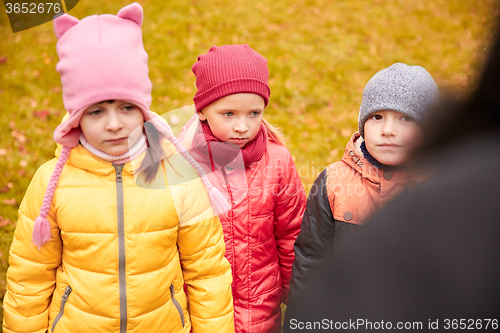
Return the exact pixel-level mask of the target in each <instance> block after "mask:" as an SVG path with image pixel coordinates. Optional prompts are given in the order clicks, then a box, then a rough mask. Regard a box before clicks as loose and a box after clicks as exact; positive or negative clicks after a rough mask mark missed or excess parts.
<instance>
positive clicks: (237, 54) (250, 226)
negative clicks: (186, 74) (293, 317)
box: [180, 45, 306, 333]
mask: <svg viewBox="0 0 500 333" xmlns="http://www.w3.org/2000/svg"><path fill="white" fill-rule="evenodd" d="M192 70H193V73H194V74H195V76H196V86H197V87H198V91H197V92H196V95H195V97H194V103H195V107H196V114H195V115H193V117H192V118H191V119H190V121H189V122H188V123H187V124H186V126H185V127H184V129H183V132H182V133H181V136H180V139H181V141H182V142H183V144H184V146H185V147H186V148H187V149H189V150H190V153H191V154H192V156H193V157H194V158H195V160H197V161H198V162H199V163H200V165H201V166H202V168H204V170H205V172H206V173H207V175H208V177H209V179H210V181H211V182H212V184H213V185H214V186H215V187H216V188H218V189H219V190H220V191H221V192H223V193H224V194H225V196H226V199H227V201H228V202H229V204H230V206H231V208H230V209H229V210H228V211H226V212H225V213H223V214H220V215H219V218H220V220H221V223H222V227H223V230H224V240H225V242H226V258H227V259H228V260H229V262H230V264H231V268H232V274H233V284H232V287H233V289H232V290H233V300H234V309H235V314H234V316H235V330H236V332H238V333H241V332H266V333H267V332H278V331H279V329H280V326H281V310H280V304H281V302H283V303H285V304H286V302H287V297H288V284H289V281H290V275H291V272H292V263H293V260H294V251H293V243H294V242H295V238H296V237H297V235H298V233H299V231H300V221H301V219H302V214H303V212H304V209H305V203H306V197H305V193H304V189H303V186H302V183H301V182H300V178H299V175H298V173H297V170H296V168H295V165H294V163H293V160H292V157H291V155H290V152H289V151H288V149H287V148H286V147H285V145H284V143H283V139H282V135H281V133H280V132H279V131H278V130H277V129H276V128H274V127H273V126H272V125H270V124H269V123H267V122H266V121H265V120H264V119H263V113H264V109H265V107H266V106H267V105H268V102H269V96H270V92H271V90H270V88H269V85H268V79H269V70H268V68H267V60H266V59H265V58H264V57H262V56H261V55H260V54H258V53H256V52H255V51H254V50H252V49H251V48H250V47H249V46H248V45H224V46H221V47H217V46H213V47H212V48H211V49H210V50H209V51H208V53H206V54H202V55H200V56H199V57H198V61H197V62H196V63H195V64H194V65H193V67H192Z"/></svg>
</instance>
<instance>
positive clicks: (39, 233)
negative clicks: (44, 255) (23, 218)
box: [32, 216, 52, 250]
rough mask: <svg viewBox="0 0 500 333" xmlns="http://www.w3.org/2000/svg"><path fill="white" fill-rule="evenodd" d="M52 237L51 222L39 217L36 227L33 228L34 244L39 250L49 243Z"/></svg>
mask: <svg viewBox="0 0 500 333" xmlns="http://www.w3.org/2000/svg"><path fill="white" fill-rule="evenodd" d="M51 237H52V233H51V232H50V222H49V220H47V219H46V218H44V217H41V216H38V217H37V218H36V220H35V226H34V228H33V236H32V239H33V244H35V245H36V246H38V249H39V250H40V248H41V247H42V245H43V244H45V243H46V242H47V241H49V240H50V238H51Z"/></svg>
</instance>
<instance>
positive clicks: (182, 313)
mask: <svg viewBox="0 0 500 333" xmlns="http://www.w3.org/2000/svg"><path fill="white" fill-rule="evenodd" d="M174 296H175V289H174V284H173V283H172V284H171V285H170V297H171V298H172V302H174V305H175V307H176V308H177V311H179V314H180V316H181V321H182V327H184V325H185V324H184V311H182V306H181V305H180V304H179V302H178V301H177V300H176V299H175V297H174Z"/></svg>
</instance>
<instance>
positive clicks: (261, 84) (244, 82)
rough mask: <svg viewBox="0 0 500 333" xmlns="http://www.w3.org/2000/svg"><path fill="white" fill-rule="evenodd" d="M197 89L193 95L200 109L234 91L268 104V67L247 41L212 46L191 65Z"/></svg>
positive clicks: (195, 103)
mask: <svg viewBox="0 0 500 333" xmlns="http://www.w3.org/2000/svg"><path fill="white" fill-rule="evenodd" d="M191 69H192V71H193V73H194V75H195V76H196V87H198V91H197V92H196V95H195V96H194V98H193V100H194V105H195V107H196V110H202V109H203V108H204V107H206V106H207V105H209V104H211V103H212V102H215V101H216V100H218V99H219V98H222V97H224V96H227V95H231V94H237V93H254V94H257V95H260V96H262V98H264V101H265V104H266V106H267V104H268V103H269V96H270V95H271V88H269V84H268V81H269V69H268V68H267V59H266V58H264V57H263V56H261V55H260V54H258V53H257V52H255V51H254V50H252V49H251V48H250V46H248V45H247V44H243V45H222V46H221V47H217V46H215V45H214V46H212V47H211V48H210V50H208V52H207V53H206V54H201V55H199V56H198V60H197V61H196V63H195V64H194V65H193V67H192V68H191Z"/></svg>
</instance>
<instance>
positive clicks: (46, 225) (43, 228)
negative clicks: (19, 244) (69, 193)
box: [32, 147, 71, 250]
mask: <svg viewBox="0 0 500 333" xmlns="http://www.w3.org/2000/svg"><path fill="white" fill-rule="evenodd" d="M70 152H71V148H67V147H63V148H62V151H61V155H60V156H59V159H58V160H57V163H56V167H55V168H54V171H53V172H52V176H51V177H50V181H49V184H48V185H47V190H46V191H45V195H44V197H43V203H42V207H41V208H40V215H39V216H38V217H37V218H36V219H35V226H34V227H33V235H32V239H33V244H35V245H36V246H38V249H39V250H40V248H41V247H42V246H43V244H45V243H46V242H48V241H49V240H50V238H51V237H52V234H51V231H50V222H49V220H48V219H47V215H49V210H50V206H51V205H52V198H53V197H54V191H55V189H56V186H57V182H58V181H59V176H60V175H61V172H62V169H63V168H64V165H65V164H66V161H67V160H68V157H69V153H70Z"/></svg>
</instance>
